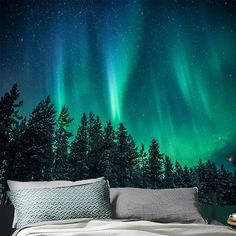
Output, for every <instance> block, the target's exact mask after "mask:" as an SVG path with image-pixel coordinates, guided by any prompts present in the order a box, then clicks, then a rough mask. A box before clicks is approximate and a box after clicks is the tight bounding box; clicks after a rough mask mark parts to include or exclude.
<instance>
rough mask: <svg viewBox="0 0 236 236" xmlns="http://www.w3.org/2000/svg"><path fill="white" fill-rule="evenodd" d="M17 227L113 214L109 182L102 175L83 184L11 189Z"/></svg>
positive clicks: (104, 217)
mask: <svg viewBox="0 0 236 236" xmlns="http://www.w3.org/2000/svg"><path fill="white" fill-rule="evenodd" d="M9 197H10V200H11V202H12V203H13V205H14V207H15V209H16V215H17V220H18V221H17V227H22V226H25V225H28V224H33V223H37V222H43V221H50V220H51V221H52V220H61V219H76V218H85V217H86V218H97V219H106V218H111V206H110V196H109V185H108V183H107V181H105V180H104V179H101V180H99V181H96V182H92V183H89V184H88V183H86V184H83V185H74V186H66V187H50V188H32V189H20V190H11V191H10V192H9Z"/></svg>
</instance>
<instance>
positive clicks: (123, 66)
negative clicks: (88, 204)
mask: <svg viewBox="0 0 236 236" xmlns="http://www.w3.org/2000/svg"><path fill="white" fill-rule="evenodd" d="M235 8H236V4H235V2H234V1H224V2H223V1H222V2H219V1H213V2H212V1H205V2H199V1H197V2H194V1H147V0H146V1H145V0H143V1H142V0H140V1H126V0H121V1H107V0H101V1H69V2H65V1H57V2H56V3H55V1H36V2H32V3H31V2H30V3H27V4H26V3H24V2H23V3H21V4H19V1H16V0H15V1H1V3H0V11H1V12H0V13H1V19H0V23H1V34H0V37H1V45H0V53H1V57H0V62H1V63H0V71H1V77H0V96H1V97H2V100H1V102H0V105H1V106H0V111H1V115H2V117H1V120H0V127H1V128H2V129H1V131H0V134H1V137H0V138H1V146H0V164H1V166H0V173H1V178H0V181H1V183H0V188H1V195H2V198H4V195H5V190H6V185H5V184H6V179H7V178H12V179H17V180H22V181H26V180H28V181H29V180H51V179H72V180H76V179H83V178H93V177H97V176H101V175H105V176H106V177H107V178H108V179H109V180H110V183H111V186H114V187H117V186H135V187H145V188H146V187H147V188H165V187H190V186H198V187H199V198H200V201H201V202H203V203H211V202H212V193H213V192H217V201H218V203H220V204H235V202H236V197H235V196H236V193H235V189H236V187H235V183H236V179H235V178H236V174H235V173H236V172H234V171H235V169H234V166H233V165H232V164H231V163H230V162H229V161H228V159H227V158H228V157H230V156H234V155H235V154H236V148H235V143H236V128H235V121H236V120H235V112H236V104H235V102H234V101H235V99H236V94H235V86H236V84H235V83H236V80H235V75H236V69H235V68H236V65H235V62H236V60H235V58H236V45H235V39H236V32H235V30H236V25H235V21H236V16H235V12H236V9H235ZM15 83H17V84H18V87H14V86H13V85H14V84H15ZM12 86H13V87H12ZM11 88H12V90H11ZM6 92H8V93H7V94H6V96H5V97H4V94H5V93H6ZM19 93H20V95H19ZM47 96H50V98H47ZM21 100H22V101H23V104H21V103H20V101H21ZM9 101H10V102H9ZM64 105H66V108H64V109H63V106H64ZM5 106H6V107H7V108H9V109H5ZM67 108H68V110H67ZM12 109H13V110H12ZM62 109H63V110H62ZM12 111H13V112H12ZM61 111H63V112H64V113H63V112H62V113H61V116H59V114H60V112H61ZM17 112H18V113H17ZM90 112H92V113H90ZM16 113H17V114H18V115H19V116H17V115H16ZM42 114H44V115H42ZM83 114H85V115H83ZM67 115H68V116H67ZM24 117H25V120H24V119H23V118H24ZM109 120H110V121H111V123H109V122H108V123H107V121H109ZM121 122H122V123H121ZM16 124H17V125H16ZM142 144H143V145H142ZM208 160H209V161H208ZM119 163H122V164H119ZM156 173H158V174H156Z"/></svg>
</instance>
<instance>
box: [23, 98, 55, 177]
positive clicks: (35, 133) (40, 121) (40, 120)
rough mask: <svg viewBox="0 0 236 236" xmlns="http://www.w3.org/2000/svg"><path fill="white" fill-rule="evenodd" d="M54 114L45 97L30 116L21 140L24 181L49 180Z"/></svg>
mask: <svg viewBox="0 0 236 236" xmlns="http://www.w3.org/2000/svg"><path fill="white" fill-rule="evenodd" d="M55 113H56V111H55V109H54V105H53V104H51V100H50V97H47V98H46V99H45V100H43V101H42V102H40V103H39V104H38V105H37V106H36V108H35V109H34V110H33V112H32V113H31V115H30V118H29V121H28V123H27V130H26V131H25V133H24V136H23V137H22V140H21V141H22V156H23V157H24V160H23V163H22V164H23V166H24V169H23V170H22V174H24V176H25V180H28V181H29V180H37V181H39V180H50V179H51V171H52V161H53V141H54V125H55Z"/></svg>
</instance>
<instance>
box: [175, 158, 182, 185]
mask: <svg viewBox="0 0 236 236" xmlns="http://www.w3.org/2000/svg"><path fill="white" fill-rule="evenodd" d="M174 186H175V187H176V188H181V187H184V183H183V168H182V166H181V165H180V163H179V162H178V161H176V162H175V172H174Z"/></svg>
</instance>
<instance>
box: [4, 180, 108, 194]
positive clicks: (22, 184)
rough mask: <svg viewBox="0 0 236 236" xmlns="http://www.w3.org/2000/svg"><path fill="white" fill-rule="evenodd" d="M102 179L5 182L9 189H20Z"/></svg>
mask: <svg viewBox="0 0 236 236" xmlns="http://www.w3.org/2000/svg"><path fill="white" fill-rule="evenodd" d="M102 179H104V177H100V178H96V179H85V180H79V181H67V180H54V181H29V182H21V181H15V180H7V184H8V186H9V189H10V191H12V190H20V189H32V188H57V187H58V188H59V187H67V186H74V185H84V184H91V183H95V182H98V181H100V180H102Z"/></svg>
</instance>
